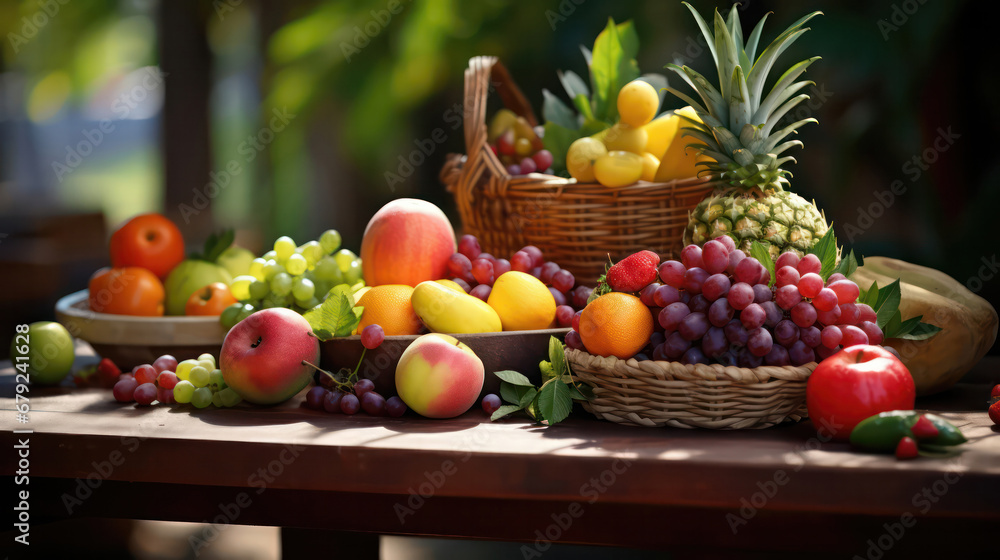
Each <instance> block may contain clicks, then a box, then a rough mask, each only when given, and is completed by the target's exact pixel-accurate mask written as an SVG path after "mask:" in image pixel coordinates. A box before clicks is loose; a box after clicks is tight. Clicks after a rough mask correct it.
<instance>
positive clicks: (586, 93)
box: [556, 64, 590, 99]
mask: <svg viewBox="0 0 1000 560" xmlns="http://www.w3.org/2000/svg"><path fill="white" fill-rule="evenodd" d="M588 66H589V64H588ZM556 74H557V75H558V76H559V81H560V82H561V83H562V86H563V89H565V90H566V95H567V96H569V98H570V99H576V98H577V96H579V95H582V96H583V97H585V98H586V97H590V89H589V88H588V87H587V82H584V81H583V78H581V77H580V76H578V75H577V73H576V72H573V71H572V70H566V71H565V72H556Z"/></svg>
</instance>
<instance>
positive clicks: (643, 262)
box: [605, 251, 660, 292]
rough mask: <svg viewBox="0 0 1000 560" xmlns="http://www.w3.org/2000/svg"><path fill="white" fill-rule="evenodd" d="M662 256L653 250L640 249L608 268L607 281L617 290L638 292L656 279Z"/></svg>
mask: <svg viewBox="0 0 1000 560" xmlns="http://www.w3.org/2000/svg"><path fill="white" fill-rule="evenodd" d="M659 264H660V256H659V255H657V254H656V253H654V252H652V251H639V252H638V253H635V254H632V255H629V256H627V257H625V258H624V259H622V260H620V261H618V263H617V264H615V265H613V266H612V267H611V268H609V269H608V273H607V275H606V278H605V280H606V282H607V283H608V285H609V286H611V288H612V289H613V290H615V291H616V292H638V291H639V290H641V289H643V288H645V287H646V286H648V285H649V284H651V283H653V282H655V281H656V267H657V266H659Z"/></svg>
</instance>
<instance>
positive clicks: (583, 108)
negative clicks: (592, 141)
mask: <svg viewBox="0 0 1000 560" xmlns="http://www.w3.org/2000/svg"><path fill="white" fill-rule="evenodd" d="M573 106H574V107H576V110H577V111H580V114H581V115H583V119H584V121H592V120H594V111H593V110H592V109H591V108H590V99H588V98H587V96H586V95H584V94H582V93H581V94H579V95H577V96H576V97H574V98H573ZM585 136H586V135H585Z"/></svg>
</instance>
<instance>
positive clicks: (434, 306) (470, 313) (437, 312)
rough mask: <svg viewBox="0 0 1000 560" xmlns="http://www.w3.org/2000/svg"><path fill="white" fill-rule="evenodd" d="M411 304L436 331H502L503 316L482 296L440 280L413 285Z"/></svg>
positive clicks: (421, 318) (419, 315) (423, 320)
mask: <svg viewBox="0 0 1000 560" xmlns="http://www.w3.org/2000/svg"><path fill="white" fill-rule="evenodd" d="M410 304H411V305H412V306H413V310H414V311H415V312H416V313H417V316H418V317H420V320H421V321H422V322H423V323H424V325H426V326H427V328H428V329H430V330H431V331H433V332H437V333H485V332H500V331H502V330H503V325H502V323H501V322H500V316H499V315H497V312H496V311H494V310H493V308H492V307H490V306H489V305H487V304H486V302H484V301H483V300H481V299H479V298H476V297H473V296H470V295H467V294H464V293H460V292H458V291H456V290H454V289H452V288H449V287H446V286H443V285H442V284H439V283H438V282H434V281H427V282H421V283H420V284H418V285H417V287H416V288H414V289H413V295H411V296H410Z"/></svg>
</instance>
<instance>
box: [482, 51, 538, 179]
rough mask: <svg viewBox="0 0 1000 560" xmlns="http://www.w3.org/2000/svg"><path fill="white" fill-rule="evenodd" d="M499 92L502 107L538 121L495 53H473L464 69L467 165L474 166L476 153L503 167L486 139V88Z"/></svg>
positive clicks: (532, 121) (535, 121)
mask: <svg viewBox="0 0 1000 560" xmlns="http://www.w3.org/2000/svg"><path fill="white" fill-rule="evenodd" d="M491 89H492V90H495V91H496V92H497V94H499V95H500V99H501V100H502V101H503V104H504V106H505V107H507V108H508V109H510V110H511V111H514V113H515V114H517V115H519V116H522V117H524V118H525V119H526V120H527V121H528V124H530V125H531V126H537V125H538V119H537V118H535V113H534V111H532V110H531V104H530V103H528V99H527V98H526V97H525V96H524V94H523V93H521V90H520V89H519V88H518V87H517V84H515V83H514V79H513V78H511V76H510V72H508V71H507V68H505V67H504V65H503V64H502V63H501V62H500V60H499V59H498V58H497V57H495V56H477V57H474V58H472V59H471V60H469V68H468V69H467V70H466V71H465V114H464V117H465V153H466V154H468V162H467V165H471V166H474V165H475V163H476V160H478V159H479V158H480V157H487V158H492V160H494V161H493V162H491V163H493V165H492V167H494V168H501V169H502V168H503V166H501V165H500V160H498V159H497V158H496V156H494V155H493V153H492V152H491V151H490V149H489V147H488V145H487V142H488V138H487V128H486V102H487V100H488V99H489V94H490V90H491Z"/></svg>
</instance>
